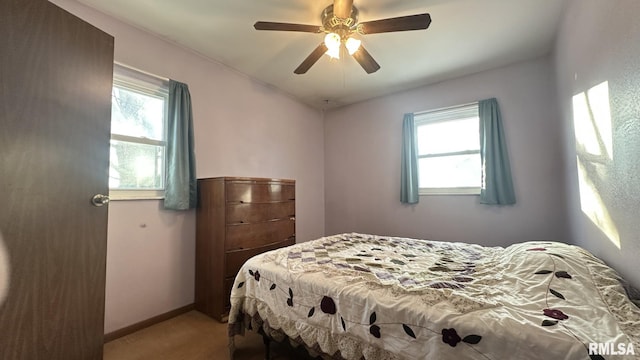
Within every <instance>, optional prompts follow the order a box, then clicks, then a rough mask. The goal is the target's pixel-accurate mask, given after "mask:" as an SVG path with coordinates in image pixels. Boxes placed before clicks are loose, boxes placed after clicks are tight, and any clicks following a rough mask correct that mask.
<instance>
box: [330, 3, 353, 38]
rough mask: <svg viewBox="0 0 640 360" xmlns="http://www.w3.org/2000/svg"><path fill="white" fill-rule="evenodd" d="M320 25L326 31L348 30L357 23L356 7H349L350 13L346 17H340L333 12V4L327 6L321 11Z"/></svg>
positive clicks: (338, 31)
mask: <svg viewBox="0 0 640 360" xmlns="http://www.w3.org/2000/svg"><path fill="white" fill-rule="evenodd" d="M321 18H322V26H323V27H324V29H325V31H327V32H335V33H340V32H348V31H351V30H353V29H352V28H353V27H354V26H356V25H357V24H358V9H357V8H356V7H355V6H352V7H351V14H350V15H349V17H348V18H346V19H341V18H339V17H336V16H335V15H334V14H333V5H329V6H327V7H326V8H325V9H324V10H323V11H322V15H321Z"/></svg>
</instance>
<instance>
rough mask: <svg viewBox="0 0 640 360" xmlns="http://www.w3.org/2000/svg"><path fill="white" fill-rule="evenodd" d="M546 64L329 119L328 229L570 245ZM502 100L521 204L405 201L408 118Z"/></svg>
mask: <svg viewBox="0 0 640 360" xmlns="http://www.w3.org/2000/svg"><path fill="white" fill-rule="evenodd" d="M554 86H555V83H554V80H553V67H552V64H551V61H550V59H549V58H547V57H545V58H540V59H536V60H532V61H528V62H524V63H519V64H515V65H511V66H506V67H502V68H498V69H495V70H490V71H485V72H482V73H478V74H475V75H471V76H465V77H462V78H458V79H454V80H449V81H444V82H441V83H438V84H435V85H431V86H426V87H421V88H418V89H415V90H411V91H406V92H403V93H399V94H395V95H391V96H385V97H382V98H378V99H374V100H371V101H367V102H363V103H359V104H355V105H352V106H349V107H345V108H341V109H337V110H335V111H331V112H328V113H327V114H326V115H325V186H326V191H325V193H326V195H325V196H326V205H325V206H326V232H327V234H334V233H340V232H345V231H358V232H365V233H375V234H386V235H402V236H411V237H418V238H426V239H433V240H447V241H463V242H472V243H479V244H482V245H489V246H493V245H509V244H511V243H514V242H520V241H526V240H540V239H549V240H560V241H565V240H567V238H566V236H565V235H566V231H565V208H564V201H563V198H564V193H563V181H562V161H561V157H560V153H561V142H560V141H561V134H560V130H561V129H562V128H561V126H560V125H559V121H558V116H557V107H556V101H555V91H554V90H555V89H554ZM490 97H496V98H497V99H498V102H499V104H500V107H501V112H502V116H503V124H504V128H505V133H506V139H507V146H508V149H509V154H510V158H511V167H512V171H513V181H514V186H515V192H516V197H517V203H516V205H514V206H508V207H495V206H486V205H480V204H479V201H478V196H468V195H455V196H433V195H432V196H421V197H420V203H419V204H418V205H415V206H410V205H403V204H401V203H400V148H401V133H402V118H403V113H405V112H418V111H424V110H429V109H437V108H442V107H446V106H452V105H457V104H465V103H469V102H472V101H477V100H482V99H486V98H490Z"/></svg>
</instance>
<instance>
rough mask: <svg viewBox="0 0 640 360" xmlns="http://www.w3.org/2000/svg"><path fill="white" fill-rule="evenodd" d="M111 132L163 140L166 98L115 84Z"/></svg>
mask: <svg viewBox="0 0 640 360" xmlns="http://www.w3.org/2000/svg"><path fill="white" fill-rule="evenodd" d="M111 97H112V99H111V100H112V101H111V133H113V134H120V135H127V136H135V137H145V138H148V139H154V140H163V137H164V136H163V135H164V128H163V127H164V111H165V98H163V97H161V96H151V95H149V94H142V93H139V92H136V91H133V90H130V89H127V88H123V87H119V86H114V87H113V91H112V93H111Z"/></svg>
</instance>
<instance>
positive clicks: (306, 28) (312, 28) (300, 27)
mask: <svg viewBox="0 0 640 360" xmlns="http://www.w3.org/2000/svg"><path fill="white" fill-rule="evenodd" d="M253 27H254V28H255V29H256V30H274V31H300V32H309V33H320V32H322V27H321V26H318V25H304V24H290V23H280V22H270V21H258V22H256V23H255V24H253Z"/></svg>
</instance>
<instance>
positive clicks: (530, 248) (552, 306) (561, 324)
mask: <svg viewBox="0 0 640 360" xmlns="http://www.w3.org/2000/svg"><path fill="white" fill-rule="evenodd" d="M256 320H257V322H256ZM252 324H253V326H254V327H255V326H259V325H261V324H263V325H264V328H265V330H266V332H267V333H268V334H269V333H271V334H283V333H284V334H285V335H286V336H288V337H289V338H291V339H295V340H296V341H298V342H304V343H305V344H306V345H307V346H308V347H310V348H315V349H317V350H319V351H321V352H322V353H324V354H328V355H332V356H334V357H336V358H340V357H342V358H345V359H361V358H363V357H364V358H365V359H430V360H431V359H456V360H463V359H493V360H501V359H576V360H577V359H580V360H583V359H614V360H617V359H620V360H622V359H636V358H640V309H639V308H638V307H636V306H635V305H634V304H633V303H632V302H631V301H630V300H629V299H628V297H627V296H626V293H625V291H624V289H623V288H622V286H621V285H620V282H619V279H618V277H617V274H616V273H615V271H613V270H612V269H611V268H609V267H607V266H606V265H605V264H603V263H602V262H601V261H600V260H598V259H597V258H595V257H594V256H593V255H591V254H590V253H588V252H587V251H585V250H583V249H581V248H579V247H576V246H570V245H566V244H561V243H555V242H527V243H521V244H515V245H512V246H509V247H507V248H499V247H495V248H488V247H481V246H478V245H469V244H464V243H448V242H437V241H427V240H416V239H407V238H396V237H385V236H375V235H364V234H355V233H352V234H341V235H335V236H330V237H325V238H321V239H318V240H314V241H310V242H306V243H301V244H297V245H294V246H291V247H287V248H282V249H278V250H275V251H271V252H268V253H264V254H261V255H258V256H256V257H254V258H252V259H250V260H248V261H247V262H246V263H245V264H244V266H243V267H242V269H241V270H240V272H239V273H238V276H237V277H236V280H235V283H234V285H233V290H232V293H231V312H230V314H229V334H230V335H231V336H233V335H236V334H241V333H243V332H244V330H245V328H247V327H249V328H250V327H251V326H252ZM256 324H257V325H256ZM254 329H255V328H254ZM590 344H592V345H591V347H592V349H591V353H590ZM593 344H597V345H599V346H600V347H599V350H598V351H596V352H598V353H599V355H596V354H595V353H594V351H593V350H594V349H595V348H594V345H593ZM603 344H604V345H603ZM621 344H622V345H621ZM621 353H624V354H621ZM631 353H635V354H638V355H636V356H634V355H632V354H631ZM611 354H616V355H611Z"/></svg>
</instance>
